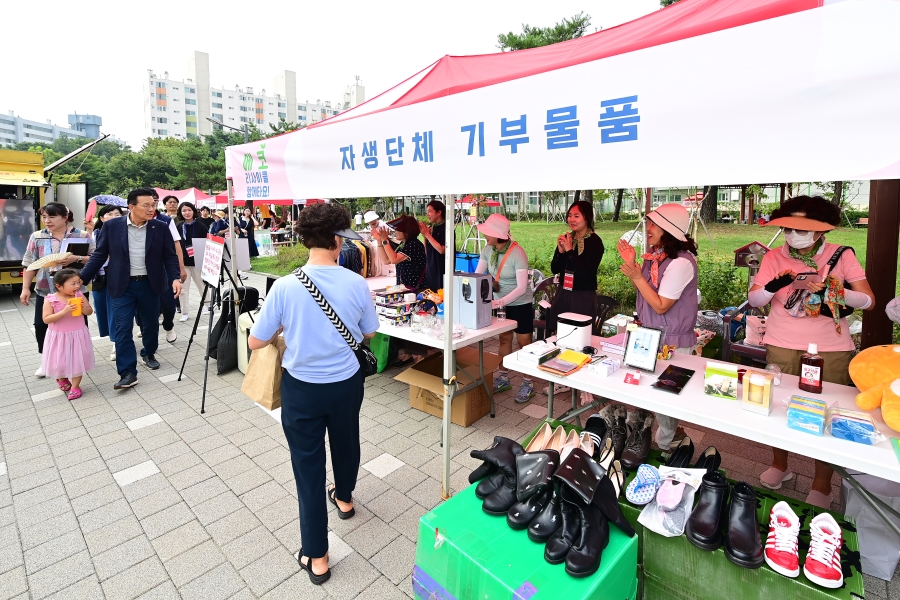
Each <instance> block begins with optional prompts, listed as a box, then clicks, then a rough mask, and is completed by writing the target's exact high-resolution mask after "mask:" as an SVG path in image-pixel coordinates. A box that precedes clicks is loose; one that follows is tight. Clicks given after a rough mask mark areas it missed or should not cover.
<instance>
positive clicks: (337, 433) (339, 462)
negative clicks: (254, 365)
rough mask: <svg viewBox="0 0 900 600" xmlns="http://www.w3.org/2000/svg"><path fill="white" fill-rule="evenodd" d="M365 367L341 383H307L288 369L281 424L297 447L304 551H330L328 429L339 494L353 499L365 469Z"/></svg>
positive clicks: (313, 554) (295, 459) (291, 444)
mask: <svg viewBox="0 0 900 600" xmlns="http://www.w3.org/2000/svg"><path fill="white" fill-rule="evenodd" d="M364 389H365V388H364V385H363V376H362V370H361V369H360V370H359V371H357V372H356V374H354V375H353V376H352V377H350V378H349V379H345V380H344V381H338V382H335V383H307V382H305V381H300V380H299V379H295V378H294V377H292V376H291V374H290V373H288V372H287V371H285V372H284V376H283V377H282V379H281V425H282V427H283V428H284V435H285V437H286V438H287V442H288V448H290V451H291V466H293V468H294V480H295V481H296V483H297V497H298V500H299V503H300V539H301V542H302V544H303V554H304V556H308V557H310V558H321V557H323V556H325V554H326V553H327V552H328V504H327V500H326V497H325V432H326V431H327V432H328V442H329V446H330V450H331V466H332V469H333V470H334V484H335V495H336V497H337V498H338V500H342V501H344V502H350V501H351V497H352V494H353V490H354V489H355V488H356V477H357V475H358V473H359V460H360V450H359V409H360V408H361V407H362V400H363V392H364Z"/></svg>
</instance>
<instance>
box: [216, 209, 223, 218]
mask: <svg viewBox="0 0 900 600" xmlns="http://www.w3.org/2000/svg"><path fill="white" fill-rule="evenodd" d="M216 214H217V215H218V216H220V217H222V218H223V219H224V218H225V211H224V210H217V211H216Z"/></svg>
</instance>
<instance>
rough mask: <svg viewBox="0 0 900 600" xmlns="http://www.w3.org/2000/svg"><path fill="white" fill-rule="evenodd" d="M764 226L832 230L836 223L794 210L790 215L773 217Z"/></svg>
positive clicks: (803, 229)
mask: <svg viewBox="0 0 900 600" xmlns="http://www.w3.org/2000/svg"><path fill="white" fill-rule="evenodd" d="M763 227H786V228H788V229H799V230H801V231H831V230H832V229H834V225H831V224H830V223H826V222H825V221H818V220H816V219H810V218H809V217H807V216H806V213H805V212H792V213H791V214H790V216H788V217H778V218H777V219H772V220H771V221H769V222H768V223H766V224H765V225H763Z"/></svg>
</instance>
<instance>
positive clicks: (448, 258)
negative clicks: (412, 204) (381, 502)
mask: <svg viewBox="0 0 900 600" xmlns="http://www.w3.org/2000/svg"><path fill="white" fill-rule="evenodd" d="M454 202H455V200H454V199H453V196H451V195H449V194H448V195H445V196H444V206H446V207H447V208H446V210H447V214H446V215H444V217H445V218H444V228H445V229H444V231H445V232H446V233H445V237H444V239H445V240H446V246H445V248H444V267H445V268H444V378H443V383H444V422H443V425H442V428H441V439H442V440H443V442H444V447H443V448H442V450H443V460H444V462H443V468H442V470H441V498H443V499H444V500H447V499H448V498H450V496H451V494H450V408H451V407H450V403H451V402H452V399H453V388H454V387H455V385H456V381H455V380H456V364H454V363H455V362H456V361H455V360H454V352H453V271H454V269H455V267H456V265H455V262H456V239H455V237H454V235H453V233H454V232H453V225H454V223H455V221H454V216H453V209H454V208H455V206H454Z"/></svg>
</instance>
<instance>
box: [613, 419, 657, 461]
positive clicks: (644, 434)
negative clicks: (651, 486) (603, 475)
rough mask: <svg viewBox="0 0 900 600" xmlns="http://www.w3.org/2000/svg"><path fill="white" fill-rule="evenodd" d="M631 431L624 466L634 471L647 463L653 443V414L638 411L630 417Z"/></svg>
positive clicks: (624, 453)
mask: <svg viewBox="0 0 900 600" xmlns="http://www.w3.org/2000/svg"><path fill="white" fill-rule="evenodd" d="M628 420H629V426H630V429H631V431H630V432H629V435H628V440H627V441H626V442H625V450H624V451H623V452H622V459H621V460H622V466H623V467H625V468H626V469H628V470H630V471H633V470H635V469H637V468H638V467H639V466H641V465H642V464H644V463H645V462H647V456H648V455H649V454H650V444H651V443H652V441H653V413H652V412H650V411H647V410H643V409H637V410H635V411H634V412H633V413H631V414H630V415H629V416H628Z"/></svg>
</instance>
